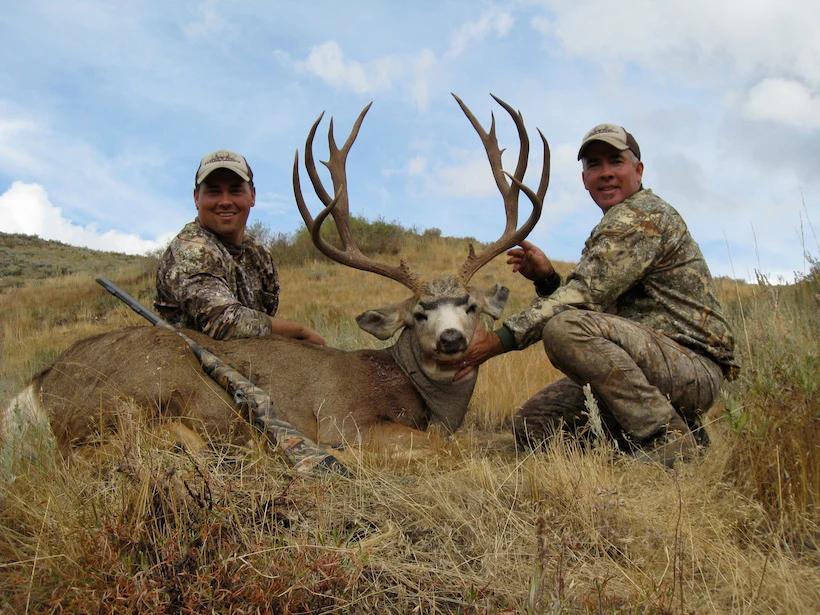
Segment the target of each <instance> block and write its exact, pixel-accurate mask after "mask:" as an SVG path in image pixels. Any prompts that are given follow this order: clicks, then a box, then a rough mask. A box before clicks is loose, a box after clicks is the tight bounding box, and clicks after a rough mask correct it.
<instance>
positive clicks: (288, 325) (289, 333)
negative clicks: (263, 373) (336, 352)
mask: <svg viewBox="0 0 820 615" xmlns="http://www.w3.org/2000/svg"><path fill="white" fill-rule="evenodd" d="M270 324H271V333H273V334H275V335H281V336H282V337H289V338H291V339H294V340H302V341H305V342H310V343H311V344H315V345H317V346H325V345H326V342H325V340H324V338H323V337H322V336H321V335H319V334H318V333H317V332H316V331H314V330H313V329H311V328H310V327H306V326H305V325H302V324H299V323H298V322H294V321H292V320H287V319H285V318H273V317H271V319H270Z"/></svg>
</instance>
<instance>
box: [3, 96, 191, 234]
mask: <svg viewBox="0 0 820 615" xmlns="http://www.w3.org/2000/svg"><path fill="white" fill-rule="evenodd" d="M166 163H167V155H166V154H165V153H164V151H163V150H161V149H159V148H157V147H155V146H154V145H153V144H150V145H143V146H142V147H140V148H139V149H136V148H134V149H131V150H122V151H120V152H118V153H117V154H115V155H107V154H105V153H103V152H101V151H99V150H98V149H97V148H95V147H93V146H92V145H91V144H89V143H88V142H86V141H85V140H83V139H78V138H75V137H72V136H69V135H67V134H64V133H61V132H58V131H54V130H53V129H52V128H51V127H50V125H49V122H48V121H45V120H43V119H41V118H36V117H31V116H29V115H27V114H25V113H23V112H21V111H18V110H10V109H8V108H6V107H5V106H4V104H3V101H2V100H0V169H2V171H3V174H4V175H5V176H6V177H8V178H9V179H18V180H22V181H26V182H32V183H36V184H40V185H47V186H49V187H50V189H51V190H52V193H53V194H54V195H57V197H58V202H59V204H60V206H62V207H64V208H66V210H67V211H69V212H70V213H71V214H73V215H76V216H80V217H85V218H89V219H93V220H96V221H98V222H99V223H101V224H105V225H110V226H113V225H124V226H134V227H140V228H141V230H143V231H145V230H148V232H159V231H157V230H156V229H163V228H164V227H167V226H168V225H169V224H173V225H174V226H176V223H177V222H179V221H181V219H180V210H179V207H178V204H175V203H173V202H172V201H171V200H170V199H168V198H167V197H164V196H160V195H159V194H158V193H157V192H156V190H155V189H154V184H155V183H157V179H158V178H161V177H162V174H163V173H164V172H165V166H166ZM184 215H185V217H187V215H188V212H187V211H186V212H185V214H184Z"/></svg>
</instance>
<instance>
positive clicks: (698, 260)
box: [499, 190, 737, 376]
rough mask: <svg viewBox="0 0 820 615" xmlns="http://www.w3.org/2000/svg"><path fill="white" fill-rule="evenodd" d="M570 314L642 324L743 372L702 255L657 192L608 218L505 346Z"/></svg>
mask: <svg viewBox="0 0 820 615" xmlns="http://www.w3.org/2000/svg"><path fill="white" fill-rule="evenodd" d="M571 308H580V309H585V310H595V311H602V312H608V313H611V314H616V315H618V316H621V317H623V318H628V319H630V320H633V321H636V322H639V323H642V324H644V325H646V326H648V327H651V328H652V329H654V330H656V331H659V332H661V333H663V334H665V335H667V336H668V337H670V338H672V339H673V340H675V341H676V342H678V343H679V344H681V345H682V346H685V347H687V348H690V349H692V350H694V351H696V352H698V353H699V354H703V355H706V356H708V357H710V358H712V359H713V360H715V361H716V362H717V363H719V364H720V365H721V366H722V367H723V368H724V371H725V372H726V373H727V374H728V375H730V376H733V375H734V373H735V372H736V369H737V363H736V361H735V357H734V339H733V337H732V332H731V329H730V328H729V324H728V322H727V321H726V318H725V317H724V316H723V313H722V309H721V306H720V303H719V302H718V300H717V296H716V293H715V288H714V284H713V282H712V276H711V274H710V273H709V268H708V267H707V265H706V262H705V261H704V259H703V255H702V254H701V251H700V248H699V247H698V244H697V243H696V242H695V240H694V239H692V236H691V235H690V234H689V230H688V229H687V228H686V223H685V222H684V221H683V218H681V216H680V214H678V212H677V211H675V210H674V209H673V208H672V206H670V205H669V204H668V203H666V202H665V201H664V200H663V199H661V198H660V197H658V196H656V195H655V194H653V192H652V191H651V190H641V191H639V192H637V193H635V194H634V195H632V196H631V197H629V198H627V199H626V200H624V201H623V202H621V203H619V204H617V205H615V206H613V207H611V208H610V209H609V210H608V211H607V212H606V213H605V214H604V215H603V217H602V218H601V221H600V222H599V223H598V225H597V226H596V227H595V228H594V229H593V230H592V233H591V234H590V236H589V238H588V239H587V241H586V244H585V245H584V250H583V252H582V254H581V260H580V262H579V263H578V265H577V266H576V267H575V269H574V271H572V273H570V275H569V276H568V278H567V280H566V283H565V284H564V285H563V286H561V287H559V288H558V289H557V290H555V291H554V292H553V293H552V294H550V295H549V296H548V297H537V298H536V299H535V300H534V301H533V302H532V304H531V305H530V307H529V308H527V309H525V310H524V311H522V312H520V313H518V314H515V315H513V316H511V317H510V318H508V319H507V320H506V321H505V322H504V326H503V328H502V330H501V331H500V332H499V333H500V335H501V338H502V341H503V342H505V346H512V347H514V348H524V347H526V346H529V345H531V344H533V343H535V342H538V341H540V340H541V331H542V329H543V328H544V325H545V324H546V322H547V320H549V319H550V318H551V317H552V316H554V315H555V314H558V313H559V312H561V311H563V310H566V309H571ZM504 329H506V330H507V331H504Z"/></svg>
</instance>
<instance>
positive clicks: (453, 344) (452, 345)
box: [436, 329, 467, 354]
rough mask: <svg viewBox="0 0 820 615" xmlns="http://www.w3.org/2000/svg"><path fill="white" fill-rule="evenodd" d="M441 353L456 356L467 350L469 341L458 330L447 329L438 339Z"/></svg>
mask: <svg viewBox="0 0 820 615" xmlns="http://www.w3.org/2000/svg"><path fill="white" fill-rule="evenodd" d="M436 346H437V347H438V350H439V352H444V353H446V354H454V353H456V352H462V351H464V350H467V339H466V338H465V337H464V334H463V333H462V332H461V331H459V330H458V329H445V330H444V331H442V332H441V335H439V337H438V344H437V345H436Z"/></svg>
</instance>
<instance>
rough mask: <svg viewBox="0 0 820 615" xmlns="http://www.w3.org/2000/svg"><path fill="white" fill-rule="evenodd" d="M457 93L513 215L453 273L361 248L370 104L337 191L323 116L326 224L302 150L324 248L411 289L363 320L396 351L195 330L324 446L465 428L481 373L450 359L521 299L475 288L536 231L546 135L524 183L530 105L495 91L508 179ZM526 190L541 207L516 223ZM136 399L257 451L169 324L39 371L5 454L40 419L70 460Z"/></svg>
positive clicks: (398, 440)
mask: <svg viewBox="0 0 820 615" xmlns="http://www.w3.org/2000/svg"><path fill="white" fill-rule="evenodd" d="M453 97H454V98H455V100H456V102H457V103H458V105H459V107H460V108H461V110H462V111H463V112H464V114H465V115H466V117H467V119H468V120H469V122H470V124H471V125H472V126H473V128H474V129H475V131H476V132H477V133H478V135H479V137H480V140H481V142H482V143H483V146H484V149H485V151H486V154H487V158H488V160H489V163H490V169H491V172H492V175H493V178H494V180H495V183H496V185H497V187H498V189H499V191H500V193H501V196H502V201H503V205H504V209H505V214H506V224H505V228H504V230H503V232H502V234H501V236H500V237H499V238H498V239H497V240H495V241H493V242H492V243H489V244H488V245H486V246H484V247H483V249H482V250H480V251H479V252H476V251H475V249H474V247H473V245H472V244H470V245H469V249H468V254H467V258H466V260H465V261H464V263H463V264H462V265H461V267H460V268H459V269H458V271H457V272H455V273H454V274H450V275H446V276H443V277H438V278H435V279H429V280H427V279H425V278H424V277H422V276H421V275H419V274H418V273H417V272H414V271H413V270H412V269H411V268H410V266H409V265H408V264H407V263H406V262H405V261H404V260H403V259H402V260H401V261H400V263H399V265H388V264H385V263H383V262H379V261H378V260H376V259H374V258H372V257H370V256H367V255H365V254H364V253H363V252H362V251H361V250H360V249H359V247H358V246H357V244H356V241H355V238H354V237H353V234H352V233H351V228H350V222H349V218H350V213H349V199H348V191H347V186H348V182H347V177H346V161H347V156H348V153H349V151H350V149H351V147H352V145H353V143H354V142H355V140H356V138H357V136H358V133H359V130H360V128H361V126H362V123H363V121H364V119H365V116H366V115H367V113H368V111H369V110H370V107H371V105H372V103H370V104H368V105H367V106H365V107H364V108H363V109H362V110H361V112H360V113H359V115H358V117H357V118H356V120H355V122H354V124H353V127H352V129H351V131H350V134H349V136H348V138H347V139H346V141H345V142H344V144H343V145H342V147H341V148H339V147H338V146H337V144H336V141H335V138H334V129H333V119H332V118H331V120H330V125H329V128H328V146H329V159H328V161H327V162H323V164H324V165H325V166H326V167H327V169H328V170H329V172H330V177H331V181H332V186H333V193H332V196H331V193H329V192H328V191H327V189H326V188H325V187H324V185H323V182H322V179H321V178H320V175H319V172H318V170H317V167H316V164H315V161H314V157H313V141H314V137H315V134H316V131H317V129H318V127H319V124H320V123H321V121H322V118H323V116H324V113H322V114H320V115H319V117H318V118H317V119H316V120H315V121H314V123H313V125H312V126H311V128H310V130H309V131H308V135H307V139H306V142H305V147H304V164H305V169H306V171H307V175H308V177H309V179H310V182H311V184H312V186H313V189H314V192H315V194H316V197H317V198H318V199H319V201H320V202H321V203H322V204H323V205H324V208H323V209H322V210H321V211H320V212H319V213H318V214H317V215H316V217H315V218H314V217H313V216H312V214H311V212H310V210H309V208H308V206H307V204H306V201H305V197H304V195H303V194H302V188H301V183H300V172H299V151H298V149H297V151H296V154H295V156H294V163H293V191H294V197H295V201H296V205H297V207H298V210H299V212H300V214H301V216H302V218H303V220H304V223H305V225H306V227H307V229H308V230H309V232H310V235H311V238H312V241H313V243H314V245H315V247H316V248H317V249H318V250H319V251H320V252H321V253H322V254H324V255H325V256H327V257H328V258H329V259H331V260H332V261H335V262H337V263H339V264H341V265H343V266H347V267H352V268H355V269H359V270H362V271H366V272H371V273H374V274H377V275H380V276H383V277H386V278H388V279H390V280H393V281H395V282H397V283H399V284H402V285H403V286H405V287H406V288H407V289H408V290H409V291H410V295H409V296H408V297H407V299H405V300H404V301H401V302H399V303H396V304H391V305H387V306H383V307H379V308H375V309H370V310H367V311H365V312H364V313H362V314H360V315H359V316H357V317H356V322H357V324H358V326H359V327H360V328H361V329H363V330H364V331H366V332H368V333H369V334H371V335H373V336H375V337H376V338H378V339H379V340H388V339H391V338H395V342H394V343H393V344H392V345H390V346H388V347H386V348H381V349H359V350H340V349H335V348H331V347H326V346H315V345H311V344H308V343H306V342H302V341H298V340H291V339H285V338H280V337H277V336H270V337H259V338H242V339H232V340H222V341H218V340H214V339H211V338H210V337H208V336H206V335H204V334H201V333H198V332H195V331H185V334H186V335H188V336H190V338H193V339H194V340H195V341H196V342H197V343H198V344H200V345H201V346H202V347H204V348H206V349H207V350H209V351H210V352H211V353H213V354H215V355H216V356H218V357H220V358H221V359H222V360H223V361H224V362H226V363H227V364H229V365H230V366H232V367H233V368H234V369H236V370H238V371H239V372H241V373H242V374H244V376H245V377H246V378H248V379H249V380H250V381H251V382H252V383H253V384H254V385H256V386H257V387H259V388H261V389H263V390H265V391H267V392H268V393H269V395H270V399H271V402H272V407H273V408H274V409H275V412H276V415H277V417H278V418H279V419H281V420H283V421H285V422H286V423H288V424H290V425H292V426H293V428H295V429H296V430H297V431H298V432H300V433H301V434H304V436H305V437H307V438H309V439H310V440H312V441H313V442H315V443H318V444H319V445H322V446H325V447H334V448H342V447H345V446H349V445H350V444H351V443H355V444H358V445H364V446H367V445H368V444H373V445H376V446H381V447H392V448H394V449H398V450H401V449H406V448H407V447H408V446H411V445H412V443H413V442H420V441H422V440H423V436H424V434H425V432H426V430H427V429H428V427H429V426H430V425H432V424H438V425H439V426H440V427H441V428H442V429H443V430H444V432H445V433H446V434H450V433H452V432H454V431H456V430H457V429H458V428H459V427H460V426H461V425H462V423H463V421H464V417H465V414H466V412H467V408H468V403H469V400H470V397H471V395H472V393H473V389H474V387H475V383H476V379H477V369H474V370H473V371H472V372H471V373H470V374H469V375H468V376H467V377H465V378H463V379H461V380H459V381H456V382H454V381H453V377H454V375H455V373H456V371H457V365H454V364H453V362H452V360H457V359H458V357H459V356H460V355H461V354H462V353H464V351H465V350H466V349H467V347H468V345H469V344H470V341H471V339H472V336H473V333H474V331H475V330H476V327H477V326H479V323H480V317H481V314H487V315H488V316H489V317H490V318H493V319H497V318H498V317H499V316H500V314H501V312H502V310H503V308H504V304H505V303H506V301H507V298H508V294H509V291H508V289H507V288H506V287H504V286H501V285H499V284H495V285H494V286H493V287H492V288H489V289H484V290H481V289H477V288H473V287H471V286H470V285H469V282H470V280H471V278H472V277H473V275H474V274H475V273H476V272H477V271H478V270H479V269H480V268H481V267H483V266H484V265H486V264H487V263H488V262H489V261H490V260H492V259H493V258H494V257H495V256H497V255H499V254H501V253H502V252H504V251H506V250H507V249H509V248H510V247H512V246H514V245H516V244H518V243H520V242H521V241H522V240H523V239H524V238H526V237H527V235H528V234H529V233H530V232H531V231H532V229H533V228H534V227H535V225H536V223H537V222H538V220H539V218H540V215H541V210H542V206H543V201H544V197H545V196H546V192H547V188H548V184H549V170H550V150H549V145H548V143H547V140H546V138H545V137H544V135H543V134H542V133H541V131H540V130H539V131H538V133H539V136H540V139H541V142H542V145H543V164H542V168H541V173H540V179H539V185H538V188H537V189H536V190H534V191H533V190H532V189H530V188H529V187H527V186H526V185H525V184H524V183H523V181H524V174H525V172H526V169H527V165H528V160H529V138H528V135H527V131H526V128H525V125H524V120H523V116H522V115H521V113H520V111H516V110H514V109H513V107H511V106H510V105H509V104H507V103H506V102H504V101H503V100H501V99H500V98H498V97H496V96H493V99H494V100H495V101H496V102H497V103H498V104H499V105H500V106H501V107H502V108H503V109H504V110H505V111H506V112H507V114H508V115H509V116H510V117H511V118H512V121H513V123H514V125H515V128H516V130H517V133H518V138H519V142H520V146H519V153H518V160H517V164H516V167H515V170H514V172H513V173H512V174H509V173H507V172H505V170H504V168H503V166H502V161H501V158H502V153H503V150H502V149H501V148H500V147H499V144H498V139H497V136H496V130H495V116H494V114H493V115H492V121H491V125H490V129H489V130H488V131H487V130H485V129H484V127H483V126H482V125H481V123H480V122H479V121H478V120H477V119H476V117H475V116H474V115H473V113H472V112H471V111H470V109H469V108H468V107H467V105H466V104H465V103H464V102H463V101H462V100H461V99H460V98H459V97H458V96H456V95H455V94H453ZM521 192H523V193H524V194H525V195H526V196H527V198H528V199H529V201H530V203H531V205H532V211H531V213H530V215H529V217H528V218H527V220H526V221H525V222H524V223H523V224H522V225H521V226H518V204H519V203H518V201H519V196H520V193H521ZM328 216H332V218H333V220H334V223H335V226H336V229H337V232H338V236H339V242H340V244H341V245H340V246H337V245H334V244H333V243H330V242H328V241H326V240H325V239H324V238H323V236H322V234H321V229H322V226H323V223H324V222H325V221H326V220H327V218H328ZM443 360H447V362H446V363H443V362H442V361H443ZM126 400H127V401H129V402H132V403H131V404H130V406H129V407H130V408H137V409H138V412H139V413H140V414H141V415H142V417H143V418H146V419H148V420H152V421H153V420H156V419H161V420H165V421H172V422H173V423H174V424H175V425H177V428H178V429H180V430H182V431H183V432H184V433H185V434H186V435H184V436H180V439H182V440H185V441H187V442H191V439H192V438H196V439H199V441H202V440H201V438H202V437H207V438H208V439H210V440H212V441H213V440H217V441H226V442H228V443H234V444H246V443H247V442H248V441H249V439H250V438H251V437H252V433H253V428H252V427H251V424H250V422H249V421H248V418H247V417H244V416H242V413H241V412H239V411H238V410H237V409H236V407H235V406H234V404H233V401H232V399H231V398H230V397H229V396H228V394H227V393H226V392H225V391H224V390H222V389H221V388H220V387H219V386H218V385H217V384H216V383H215V382H214V381H212V380H210V379H209V378H208V377H207V376H205V375H204V374H203V373H202V372H201V370H200V366H199V364H198V363H197V361H196V359H195V358H194V357H193V355H192V354H191V353H190V352H189V350H188V348H187V346H186V345H185V342H183V341H182V340H181V339H180V338H179V336H177V335H176V334H175V333H174V332H173V331H169V330H167V329H164V328H161V327H145V326H137V327H126V328H122V329H118V330H114V331H110V332H107V333H102V334H100V335H96V336H93V337H89V338H87V339H84V340H81V341H79V342H77V343H75V344H74V345H73V346H71V347H70V348H68V349H67V350H66V351H65V352H63V354H62V355H60V356H59V357H58V358H57V359H56V360H55V361H54V362H53V363H52V364H51V365H50V366H48V367H47V368H45V369H44V370H42V371H41V372H40V373H39V374H37V375H36V376H34V378H33V379H32V380H31V381H30V383H29V384H28V386H27V387H25V388H24V390H23V391H22V392H21V393H20V394H19V395H18V396H17V397H16V398H15V399H14V400H13V401H12V403H11V404H10V405H9V406H8V408H6V410H5V412H4V415H3V416H2V417H0V419H2V420H0V441H2V442H3V445H4V446H7V445H8V442H9V441H10V440H11V439H12V436H13V435H15V434H17V435H18V436H20V434H21V433H22V432H23V431H24V430H25V426H26V425H28V424H39V425H41V426H45V428H46V429H47V430H50V432H51V433H52V434H53V436H54V439H55V440H56V444H57V446H58V448H59V450H60V451H61V452H63V453H64V454H70V453H71V452H72V451H73V450H75V449H76V448H78V447H80V446H82V445H83V444H86V443H89V442H94V441H97V439H98V438H99V436H100V434H104V433H106V432H107V431H109V430H111V429H115V428H116V425H117V421H118V420H119V418H118V417H119V415H118V412H121V411H122V410H121V409H122V408H123V406H124V403H123V402H125V401H126ZM180 433H181V432H180Z"/></svg>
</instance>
